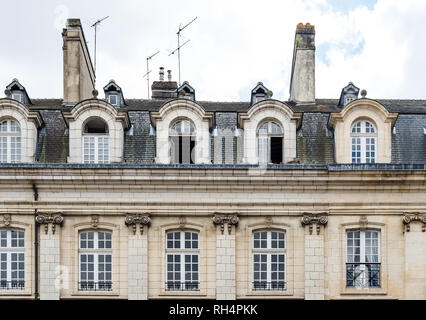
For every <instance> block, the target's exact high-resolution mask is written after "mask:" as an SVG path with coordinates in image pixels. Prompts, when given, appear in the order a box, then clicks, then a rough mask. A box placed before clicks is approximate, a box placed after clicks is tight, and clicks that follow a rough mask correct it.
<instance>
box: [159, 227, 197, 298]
mask: <svg viewBox="0 0 426 320" xmlns="http://www.w3.org/2000/svg"><path fill="white" fill-rule="evenodd" d="M199 248H200V246H199V235H198V233H197V232H192V231H172V232H168V233H167V235H166V264H167V270H166V279H167V280H166V285H165V288H166V290H178V291H185V290H200V279H199V266H200V262H199V261H200V251H199Z"/></svg>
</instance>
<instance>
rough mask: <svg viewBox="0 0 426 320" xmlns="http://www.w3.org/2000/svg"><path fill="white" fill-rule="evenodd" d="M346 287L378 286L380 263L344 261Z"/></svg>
mask: <svg viewBox="0 0 426 320" xmlns="http://www.w3.org/2000/svg"><path fill="white" fill-rule="evenodd" d="M346 287H348V288H378V287H380V263H346Z"/></svg>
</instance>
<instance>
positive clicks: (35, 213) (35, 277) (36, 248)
mask: <svg viewBox="0 0 426 320" xmlns="http://www.w3.org/2000/svg"><path fill="white" fill-rule="evenodd" d="M33 191H34V201H38V191H37V186H36V184H35V183H33ZM37 211H38V209H37V208H35V209H34V286H35V288H34V300H39V291H38V287H39V284H38V246H39V242H38V224H37Z"/></svg>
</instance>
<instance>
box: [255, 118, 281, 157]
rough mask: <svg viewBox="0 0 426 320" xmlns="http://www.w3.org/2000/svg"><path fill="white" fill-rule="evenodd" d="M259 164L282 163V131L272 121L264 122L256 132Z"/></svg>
mask: <svg viewBox="0 0 426 320" xmlns="http://www.w3.org/2000/svg"><path fill="white" fill-rule="evenodd" d="M257 141H258V144H257V145H258V156H259V163H263V164H265V163H276V164H280V163H282V162H283V131H282V129H281V126H280V125H279V124H277V123H276V122H273V121H268V122H264V123H263V124H261V125H260V126H259V129H258V130H257Z"/></svg>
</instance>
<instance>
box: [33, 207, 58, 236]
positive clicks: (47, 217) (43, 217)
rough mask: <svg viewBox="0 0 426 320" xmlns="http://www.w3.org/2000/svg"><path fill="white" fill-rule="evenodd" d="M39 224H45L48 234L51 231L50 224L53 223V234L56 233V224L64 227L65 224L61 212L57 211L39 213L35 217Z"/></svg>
mask: <svg viewBox="0 0 426 320" xmlns="http://www.w3.org/2000/svg"><path fill="white" fill-rule="evenodd" d="M35 221H36V222H37V223H38V224H40V225H41V224H44V231H45V233H46V234H47V233H48V232H49V224H51V225H52V234H55V231H56V226H57V225H58V226H60V227H62V226H63V224H64V217H63V215H62V213H61V212H55V213H38V215H37V216H36V218H35Z"/></svg>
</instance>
